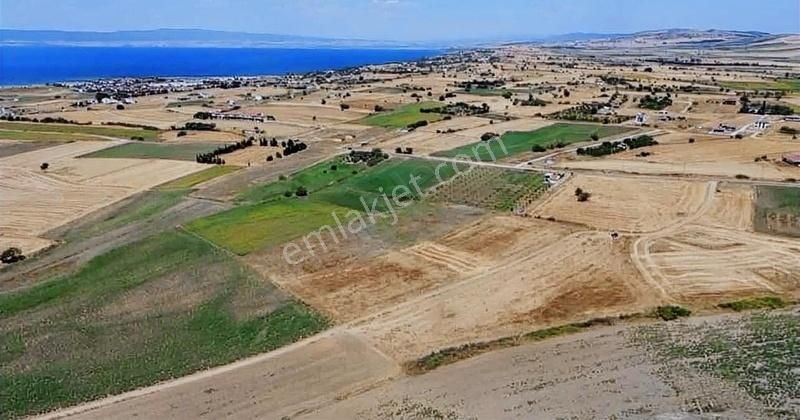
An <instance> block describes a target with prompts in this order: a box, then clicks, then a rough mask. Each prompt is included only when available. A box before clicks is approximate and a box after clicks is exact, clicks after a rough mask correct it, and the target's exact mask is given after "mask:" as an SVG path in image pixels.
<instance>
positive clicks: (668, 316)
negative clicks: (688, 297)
mask: <svg viewBox="0 0 800 420" xmlns="http://www.w3.org/2000/svg"><path fill="white" fill-rule="evenodd" d="M691 314H692V311H690V310H688V309H686V308H684V307H681V306H677V305H666V306H659V307H658V308H656V316H657V317H659V318H661V319H663V320H664V321H672V320H675V319H678V318H681V317H687V316H689V315H691Z"/></svg>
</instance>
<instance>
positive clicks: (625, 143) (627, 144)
mask: <svg viewBox="0 0 800 420" xmlns="http://www.w3.org/2000/svg"><path fill="white" fill-rule="evenodd" d="M656 144H658V142H657V141H656V140H655V139H653V138H652V137H650V136H648V135H642V136H639V137H632V138H627V139H624V140H621V141H614V142H610V141H604V142H603V143H602V144H600V145H599V146H594V147H586V148H583V147H579V148H578V149H577V150H576V151H575V152H576V153H577V154H578V155H588V156H595V157H596V156H604V155H610V154H613V153H618V152H621V151H623V150H628V149H638V148H640V147H647V146H654V145H656Z"/></svg>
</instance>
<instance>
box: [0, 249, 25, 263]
mask: <svg viewBox="0 0 800 420" xmlns="http://www.w3.org/2000/svg"><path fill="white" fill-rule="evenodd" d="M24 259H25V256H24V255H22V250H21V249H19V248H16V247H13V246H12V247H11V248H8V249H6V250H5V251H3V253H2V254H0V262H2V263H3V264H13V263H15V262H18V261H22V260H24Z"/></svg>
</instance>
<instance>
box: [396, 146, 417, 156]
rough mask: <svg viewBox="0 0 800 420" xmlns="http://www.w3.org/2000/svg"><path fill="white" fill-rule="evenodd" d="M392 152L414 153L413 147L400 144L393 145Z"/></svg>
mask: <svg viewBox="0 0 800 420" xmlns="http://www.w3.org/2000/svg"><path fill="white" fill-rule="evenodd" d="M394 152H395V153H397V154H403V155H410V154H413V153H414V149H412V148H410V147H406V148H402V147H400V146H397V147H395V149H394Z"/></svg>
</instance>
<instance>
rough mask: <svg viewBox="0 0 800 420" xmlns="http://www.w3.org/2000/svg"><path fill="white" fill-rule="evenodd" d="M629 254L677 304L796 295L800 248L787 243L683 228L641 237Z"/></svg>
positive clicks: (799, 281) (703, 228)
mask: <svg viewBox="0 0 800 420" xmlns="http://www.w3.org/2000/svg"><path fill="white" fill-rule="evenodd" d="M633 256H634V258H636V259H638V260H640V261H641V263H642V264H643V265H644V266H645V267H646V269H647V270H648V272H649V273H650V276H652V278H653V279H654V280H655V281H656V282H658V283H659V284H660V285H661V287H662V288H663V290H665V291H666V292H667V294H668V295H670V296H671V297H672V298H674V299H676V300H678V301H681V302H689V303H692V302H694V303H700V304H708V303H714V302H720V301H723V300H731V299H734V298H739V297H747V296H753V295H763V294H765V293H768V294H789V295H792V294H794V295H797V294H798V291H800V246H798V245H797V243H796V241H792V240H790V239H782V238H777V237H771V236H766V235H758V234H753V233H747V232H743V231H734V230H728V229H721V228H713V227H706V226H698V225H689V226H686V227H684V228H682V229H681V230H680V231H678V232H677V233H674V234H672V235H669V236H666V237H660V238H653V239H643V240H642V243H641V244H639V246H637V247H636V252H635V253H634V255H633Z"/></svg>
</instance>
